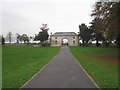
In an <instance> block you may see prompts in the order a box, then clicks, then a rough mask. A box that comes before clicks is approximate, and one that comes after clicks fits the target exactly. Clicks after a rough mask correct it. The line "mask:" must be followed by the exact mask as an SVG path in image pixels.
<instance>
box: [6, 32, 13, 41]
mask: <svg viewBox="0 0 120 90" xmlns="http://www.w3.org/2000/svg"><path fill="white" fill-rule="evenodd" d="M7 39H8V41H9V42H10V43H11V41H12V32H8V34H7Z"/></svg>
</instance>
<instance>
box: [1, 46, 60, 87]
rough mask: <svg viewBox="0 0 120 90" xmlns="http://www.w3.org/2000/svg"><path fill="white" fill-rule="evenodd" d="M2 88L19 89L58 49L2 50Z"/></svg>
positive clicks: (9, 48)
mask: <svg viewBox="0 0 120 90" xmlns="http://www.w3.org/2000/svg"><path fill="white" fill-rule="evenodd" d="M2 49H3V52H2V55H3V60H2V65H3V74H2V75H3V77H2V83H3V84H2V87H3V88H19V87H21V86H22V85H23V84H24V83H25V82H26V81H28V80H29V79H30V78H31V77H32V76H33V75H34V74H35V73H37V72H38V71H39V70H40V69H41V68H42V67H43V66H44V65H45V64H47V63H48V62H49V61H50V60H51V59H52V58H53V57H54V56H55V55H56V54H57V53H58V51H59V50H60V47H20V46H4V47H3V48H2Z"/></svg>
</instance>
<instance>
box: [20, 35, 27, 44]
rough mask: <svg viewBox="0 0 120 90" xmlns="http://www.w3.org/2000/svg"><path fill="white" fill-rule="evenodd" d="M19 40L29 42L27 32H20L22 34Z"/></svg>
mask: <svg viewBox="0 0 120 90" xmlns="http://www.w3.org/2000/svg"><path fill="white" fill-rule="evenodd" d="M20 40H21V41H24V43H29V38H28V36H27V34H22V36H21V37H20Z"/></svg>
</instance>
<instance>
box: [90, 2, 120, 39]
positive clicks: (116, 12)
mask: <svg viewBox="0 0 120 90" xmlns="http://www.w3.org/2000/svg"><path fill="white" fill-rule="evenodd" d="M91 15H92V16H94V17H95V18H98V19H99V20H98V22H99V23H101V20H102V22H103V23H102V25H100V26H103V28H102V29H100V31H102V32H103V33H102V34H104V35H105V39H116V38H117V37H118V36H119V35H120V32H118V29H119V28H120V23H119V22H118V21H119V19H120V1H118V2H97V3H96V4H95V8H94V10H93V12H92V14H91Z"/></svg>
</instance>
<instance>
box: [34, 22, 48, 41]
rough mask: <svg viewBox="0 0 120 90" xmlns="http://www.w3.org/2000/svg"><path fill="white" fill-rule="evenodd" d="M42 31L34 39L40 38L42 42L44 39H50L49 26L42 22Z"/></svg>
mask: <svg viewBox="0 0 120 90" xmlns="http://www.w3.org/2000/svg"><path fill="white" fill-rule="evenodd" d="M40 29H41V30H42V31H40V32H39V33H38V35H35V38H34V40H40V42H41V43H44V41H46V40H48V37H49V34H48V30H49V28H48V26H47V24H42V27H41V28H40Z"/></svg>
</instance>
